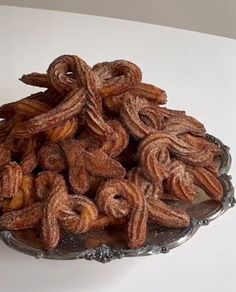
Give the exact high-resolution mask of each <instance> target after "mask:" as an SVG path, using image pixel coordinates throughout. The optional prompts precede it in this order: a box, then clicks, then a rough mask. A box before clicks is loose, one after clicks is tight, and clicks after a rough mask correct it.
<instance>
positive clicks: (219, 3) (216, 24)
mask: <svg viewBox="0 0 236 292" xmlns="http://www.w3.org/2000/svg"><path fill="white" fill-rule="evenodd" d="M0 4H4V5H15V6H25V7H35V8H44V9H54V10H62V11H71V12H77V13H86V14H94V15H101V16H108V17H116V18H123V19H131V20H137V21H143V22H149V23H155V24H162V25H167V26H173V27H179V28H184V29H187V30H194V31H200V32H205V33H211V34H216V35H221V36H226V37H231V38H236V0H0Z"/></svg>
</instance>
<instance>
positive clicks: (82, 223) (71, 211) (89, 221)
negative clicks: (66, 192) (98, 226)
mask: <svg viewBox="0 0 236 292" xmlns="http://www.w3.org/2000/svg"><path fill="white" fill-rule="evenodd" d="M97 217H98V209H97V207H96V205H95V204H94V202H93V201H92V200H90V199H89V198H87V197H85V196H81V195H80V196H70V198H69V206H67V208H64V209H63V210H62V211H61V213H60V219H59V220H60V222H61V223H62V226H63V227H64V229H66V230H67V231H69V232H72V233H74V234H78V233H85V232H87V231H88V230H89V229H90V228H91V226H92V225H93V223H94V222H95V220H96V219H97Z"/></svg>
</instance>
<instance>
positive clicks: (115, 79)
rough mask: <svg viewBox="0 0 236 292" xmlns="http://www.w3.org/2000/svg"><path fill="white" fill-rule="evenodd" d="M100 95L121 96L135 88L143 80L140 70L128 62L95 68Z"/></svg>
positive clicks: (104, 63) (106, 64) (116, 62)
mask: <svg viewBox="0 0 236 292" xmlns="http://www.w3.org/2000/svg"><path fill="white" fill-rule="evenodd" d="M93 72H94V75H95V78H96V80H97V84H98V90H99V93H100V94H101V95H102V96H103V97H105V98H106V97H107V96H112V95H119V94H122V93H124V92H126V91H128V90H130V89H131V88H133V87H135V86H136V85H137V84H139V83H140V82H141V80H142V72H141V70H140V68H139V67H138V66H137V65H135V64H133V63H131V62H128V61H124V60H117V61H113V62H103V63H98V64H97V65H95V66H94V67H93Z"/></svg>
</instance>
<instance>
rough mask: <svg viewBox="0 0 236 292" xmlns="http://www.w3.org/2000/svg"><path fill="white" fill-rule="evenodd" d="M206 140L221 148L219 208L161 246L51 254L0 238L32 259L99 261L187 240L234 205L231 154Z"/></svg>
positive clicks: (157, 250) (166, 248)
mask: <svg viewBox="0 0 236 292" xmlns="http://www.w3.org/2000/svg"><path fill="white" fill-rule="evenodd" d="M208 139H209V140H210V141H212V142H214V143H215V144H216V145H217V146H219V147H220V149H221V151H222V157H223V158H222V165H221V169H220V174H221V175H220V180H221V183H222V185H223V188H224V198H223V201H222V203H221V207H220V208H219V209H218V210H217V211H216V212H215V213H213V214H212V215H211V216H209V217H206V218H204V219H203V220H195V219H192V220H191V224H190V227H188V229H187V232H186V234H185V235H184V236H182V237H181V238H179V239H178V240H176V241H173V242H170V243H168V244H166V245H165V246H161V245H160V246H159V245H146V246H144V247H141V248H139V249H117V248H113V247H111V246H108V245H105V244H103V245H101V246H99V247H97V248H94V249H86V250H84V251H81V252H77V253H76V252H72V253H65V252H63V253H62V252H59V251H57V250H56V251H54V252H53V253H49V252H45V251H42V250H38V249H33V248H31V247H26V246H25V245H23V244H21V243H20V242H16V241H15V239H14V238H13V237H12V234H11V232H9V231H2V232H0V235H1V236H0V238H1V239H2V240H3V241H4V242H5V243H6V245H8V246H9V247H11V248H13V249H15V250H18V251H20V252H22V253H24V254H28V255H31V256H34V257H35V258H38V259H39V258H45V259H58V260H62V259H63V260H72V259H85V260H95V261H97V262H100V263H107V262H110V261H111V260H115V259H121V258H123V257H134V256H148V255H156V254H160V253H168V252H169V251H170V250H171V249H173V248H176V247H178V246H180V245H182V244H183V243H185V242H186V241H187V240H189V239H190V238H191V237H192V236H193V235H194V234H195V233H196V232H197V230H198V229H199V228H200V227H201V226H207V225H208V224H209V223H210V222H212V221H213V220H215V219H217V218H218V217H219V216H221V215H222V214H223V213H224V212H226V211H227V210H228V209H230V208H232V207H234V206H235V202H236V200H235V197H234V188H233V185H232V183H231V176H230V175H228V171H229V169H230V166H231V161H232V160H231V156H230V153H229V149H230V148H229V147H228V146H226V145H224V144H223V143H222V142H221V141H220V140H219V139H218V138H216V137H214V136H212V135H209V134H208Z"/></svg>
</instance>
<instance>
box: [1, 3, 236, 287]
mask: <svg viewBox="0 0 236 292" xmlns="http://www.w3.org/2000/svg"><path fill="white" fill-rule="evenodd" d="M65 53H66V54H78V55H80V56H81V57H82V58H84V59H85V60H86V61H87V62H88V63H89V64H94V63H97V62H98V61H102V60H114V59H128V60H131V61H133V62H135V63H137V64H139V65H140V67H141V68H142V71H143V76H144V80H145V81H146V82H149V83H154V84H156V85H158V86H160V87H162V88H164V89H166V91H167V94H168V104H167V105H168V106H169V107H170V108H175V109H184V110H186V111H187V113H188V114H189V115H192V116H195V117H197V118H198V119H199V120H200V121H202V122H203V123H204V124H205V125H206V128H207V130H208V132H209V133H211V134H213V135H215V136H217V137H219V138H220V139H221V140H222V141H224V142H225V144H227V145H229V146H231V154H232V156H233V157H236V128H235V124H236V82H235V76H236V41H235V40H231V39H226V38H221V37H216V36H212V35H206V34H200V33H195V32H189V31H184V30H179V29H173V28H167V27H162V26H157V25H150V24H144V23H138V22H129V21H123V20H115V19H110V18H103V17H95V16H88V15H79V14H72V13H63V12H52V11H46V10H34V9H25V8H13V7H11V8H10V7H4V6H0V64H1V68H2V69H3V70H2V72H1V74H0V85H1V87H0V95H1V104H2V103H5V102H9V101H12V100H16V99H19V98H21V97H24V96H26V95H28V94H29V93H32V92H33V91H36V90H37V89H35V88H30V87H28V86H25V85H23V84H21V83H20V82H19V81H18V78H19V77H20V76H21V75H22V74H23V73H27V72H32V71H39V72H40V71H45V70H46V68H47V65H48V64H49V63H50V62H51V61H52V60H53V59H54V58H55V57H57V56H59V55H61V54H65ZM231 174H232V176H233V179H234V182H235V181H236V180H235V179H236V164H235V165H233V166H232V169H231ZM235 215H236V208H234V209H231V210H230V211H229V212H227V213H226V214H225V215H224V216H222V217H221V218H220V219H218V220H216V221H215V222H213V223H212V224H211V225H210V226H208V227H205V228H201V229H200V230H199V232H198V233H197V234H196V235H195V236H194V237H193V238H192V239H191V240H190V241H189V242H187V243H186V244H184V245H182V246H181V247H179V248H177V249H175V250H172V251H171V252H170V253H169V254H166V255H157V256H151V257H142V258H128V259H122V260H116V261H114V262H111V263H109V264H105V265H103V264H100V263H97V262H87V261H85V260H76V261H52V260H42V259H40V260H36V259H34V258H32V257H30V256H26V255H23V254H20V253H17V252H16V251H13V250H11V249H9V248H8V247H6V246H5V245H4V243H2V242H0V262H1V264H0V291H4V292H21V291H24V292H32V291H34V292H39V291H40V292H54V291H56V292H61V291H63V292H74V291H83V292H86V291H96V292H100V291H112V292H113V291H137V292H138V291H164V292H169V291H181V292H185V291H186V292H187V291H191V292H195V291H207V290H208V289H210V290H211V291H215V292H216V291H222V290H223V291H226V292H231V291H233V286H234V285H235V276H236V275H235V271H236V253H235V246H236V235H235V231H234V230H235Z"/></svg>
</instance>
